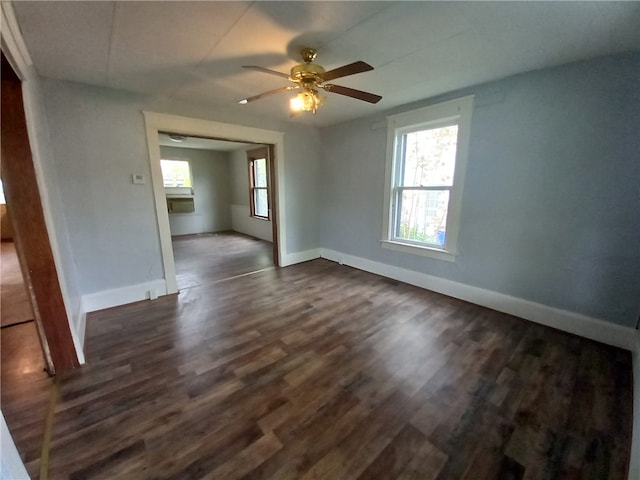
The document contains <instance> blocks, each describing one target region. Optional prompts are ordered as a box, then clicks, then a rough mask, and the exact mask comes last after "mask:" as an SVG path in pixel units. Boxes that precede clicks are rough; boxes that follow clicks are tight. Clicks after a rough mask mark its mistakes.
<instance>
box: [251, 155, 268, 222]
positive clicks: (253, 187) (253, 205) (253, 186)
mask: <svg viewBox="0 0 640 480" xmlns="http://www.w3.org/2000/svg"><path fill="white" fill-rule="evenodd" d="M269 153H270V151H269V148H268V147H267V146H264V147H259V148H254V149H253V150H247V165H248V167H249V211H250V212H251V216H252V217H254V218H258V219H261V220H271V214H270V210H272V206H273V199H272V198H271V192H270V190H271V168H270V165H271V158H270V156H269ZM263 158H264V159H266V164H267V165H266V166H267V186H266V187H256V169H255V165H254V162H255V161H256V160H260V159H263ZM256 190H267V216H266V217H263V216H262V215H257V214H256V201H255V191H256Z"/></svg>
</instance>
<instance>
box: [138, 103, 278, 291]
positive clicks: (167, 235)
mask: <svg viewBox="0 0 640 480" xmlns="http://www.w3.org/2000/svg"><path fill="white" fill-rule="evenodd" d="M142 113H143V114H144V121H145V126H146V131H147V145H148V147H149V165H150V167H151V180H152V184H153V194H154V198H155V204H156V216H157V219H158V233H159V235H160V248H161V251H162V263H163V266H164V279H165V282H166V287H167V294H171V293H177V291H178V285H177V282H176V265H175V261H174V258H173V248H172V245H171V230H170V229H169V213H168V212H167V202H166V198H165V193H164V186H163V182H162V170H161V169H160V145H159V143H158V132H161V131H162V132H167V131H169V132H171V133H179V134H183V135H195V136H200V137H209V138H217V139H221V140H231V141H238V142H252V143H262V144H272V145H273V147H274V150H275V157H276V158H275V161H276V178H275V191H276V194H277V196H278V197H277V202H276V219H277V224H276V228H277V234H278V254H279V255H278V256H279V257H280V259H281V260H280V262H281V263H282V259H284V258H285V257H286V251H287V249H286V241H287V235H286V232H287V230H286V218H285V208H284V205H285V203H284V198H285V196H284V133H283V132H277V131H273V130H263V129H260V128H253V127H245V126H242V125H233V124H230V123H221V122H214V121H210V120H201V119H198V118H189V117H181V116H178V115H169V114H164V113H155V112H147V111H145V112H142Z"/></svg>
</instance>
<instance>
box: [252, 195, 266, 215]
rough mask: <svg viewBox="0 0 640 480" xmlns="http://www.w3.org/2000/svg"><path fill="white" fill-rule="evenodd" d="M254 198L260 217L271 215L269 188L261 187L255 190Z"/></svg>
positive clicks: (257, 213) (256, 212)
mask: <svg viewBox="0 0 640 480" xmlns="http://www.w3.org/2000/svg"><path fill="white" fill-rule="evenodd" d="M253 195H254V196H253V200H254V203H255V208H256V211H255V214H256V216H258V217H268V216H269V203H268V201H267V189H266V188H264V189H263V188H260V189H255V190H254V191H253Z"/></svg>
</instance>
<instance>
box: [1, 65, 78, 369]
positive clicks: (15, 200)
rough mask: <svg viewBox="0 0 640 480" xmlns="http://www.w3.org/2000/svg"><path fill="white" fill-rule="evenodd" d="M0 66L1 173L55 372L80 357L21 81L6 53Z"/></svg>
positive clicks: (42, 339) (43, 339)
mask: <svg viewBox="0 0 640 480" xmlns="http://www.w3.org/2000/svg"><path fill="white" fill-rule="evenodd" d="M1 69H2V70H1V76H2V86H1V89H0V96H1V97H2V100H1V108H2V109H1V112H2V122H0V126H1V132H0V145H1V152H2V157H1V163H0V168H1V169H2V173H1V176H2V179H3V181H4V187H5V196H6V198H7V205H8V207H9V216H10V218H11V221H12V224H13V231H14V242H15V245H16V250H17V253H18V257H19V258H20V263H21V267H22V271H23V274H24V277H25V282H26V284H27V286H28V290H29V292H30V295H31V300H32V304H33V310H34V317H35V322H36V326H37V329H38V333H39V335H40V342H41V344H42V348H43V353H44V357H45V363H46V367H47V369H48V371H49V373H51V374H53V373H55V372H56V370H58V371H60V370H67V369H71V368H75V367H77V366H78V357H77V354H76V351H75V346H74V344H73V338H72V336H71V329H70V326H69V320H68V317H67V312H66V309H65V306H64V301H63V298H62V290H61V288H60V283H59V280H58V273H57V270H56V266H55V263H54V259H53V252H52V250H51V243H50V241H49V234H48V231H47V227H46V224H45V221H44V212H43V210H42V201H41V198H40V191H39V190H38V183H37V179H36V172H35V167H34V164H33V158H32V156H31V147H30V145H29V136H28V133H27V123H26V119H25V113H24V104H23V99H22V82H21V81H20V79H19V78H18V76H17V75H16V73H15V72H14V71H13V69H12V67H11V65H10V64H9V62H8V61H7V59H6V57H5V56H4V53H3V54H2V65H1Z"/></svg>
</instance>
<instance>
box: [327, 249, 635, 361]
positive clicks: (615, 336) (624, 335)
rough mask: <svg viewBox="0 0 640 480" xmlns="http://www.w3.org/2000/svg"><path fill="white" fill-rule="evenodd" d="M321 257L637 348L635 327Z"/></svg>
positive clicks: (352, 259)
mask: <svg viewBox="0 0 640 480" xmlns="http://www.w3.org/2000/svg"><path fill="white" fill-rule="evenodd" d="M321 256H322V257H323V258H326V259H328V260H332V261H334V262H338V263H340V264H344V265H349V266H351V267H355V268H357V269H359V270H364V271H366V272H370V273H375V274H377V275H381V276H383V277H387V278H392V279H394V280H398V281H401V282H404V283H408V284H411V285H415V286H417V287H421V288H425V289H427V290H432V291H434V292H438V293H442V294H444V295H448V296H450V297H454V298H458V299H460V300H465V301H467V302H471V303H474V304H476V305H481V306H483V307H487V308H491V309H493V310H498V311H500V312H504V313H508V314H509V315H514V316H516V317H520V318H524V319H526V320H531V321H533V322H536V323H540V324H542V325H546V326H549V327H553V328H557V329H558V330H562V331H565V332H569V333H573V334H575V335H579V336H581V337H585V338H589V339H591V340H596V341H598V342H602V343H606V344H607V345H612V346H614V347H619V348H624V349H626V350H631V351H633V350H634V349H635V344H634V342H635V341H636V340H635V332H636V330H635V329H633V328H629V327H623V326H621V325H615V324H613V323H610V322H606V321H604V320H600V319H597V318H592V317H588V316H586V315H582V314H579V313H574V312H569V311H567V310H561V309H559V308H554V307H549V306H547V305H543V304H540V303H536V302H531V301H529V300H524V299H522V298H517V297H512V296H509V295H505V294H502V293H498V292H493V291H491V290H485V289H483V288H478V287H473V286H471V285H465V284H463V283H458V282H453V281H451V280H445V279H443V278H439V277H434V276H432V275H427V274H425V273H420V272H415V271H413V270H407V269H404V268H399V267H394V266H392V265H387V264H384V263H380V262H375V261H372V260H368V259H366V258H361V257H356V256H353V255H348V254H345V253H341V252H336V251H334V250H328V249H322V250H321Z"/></svg>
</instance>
